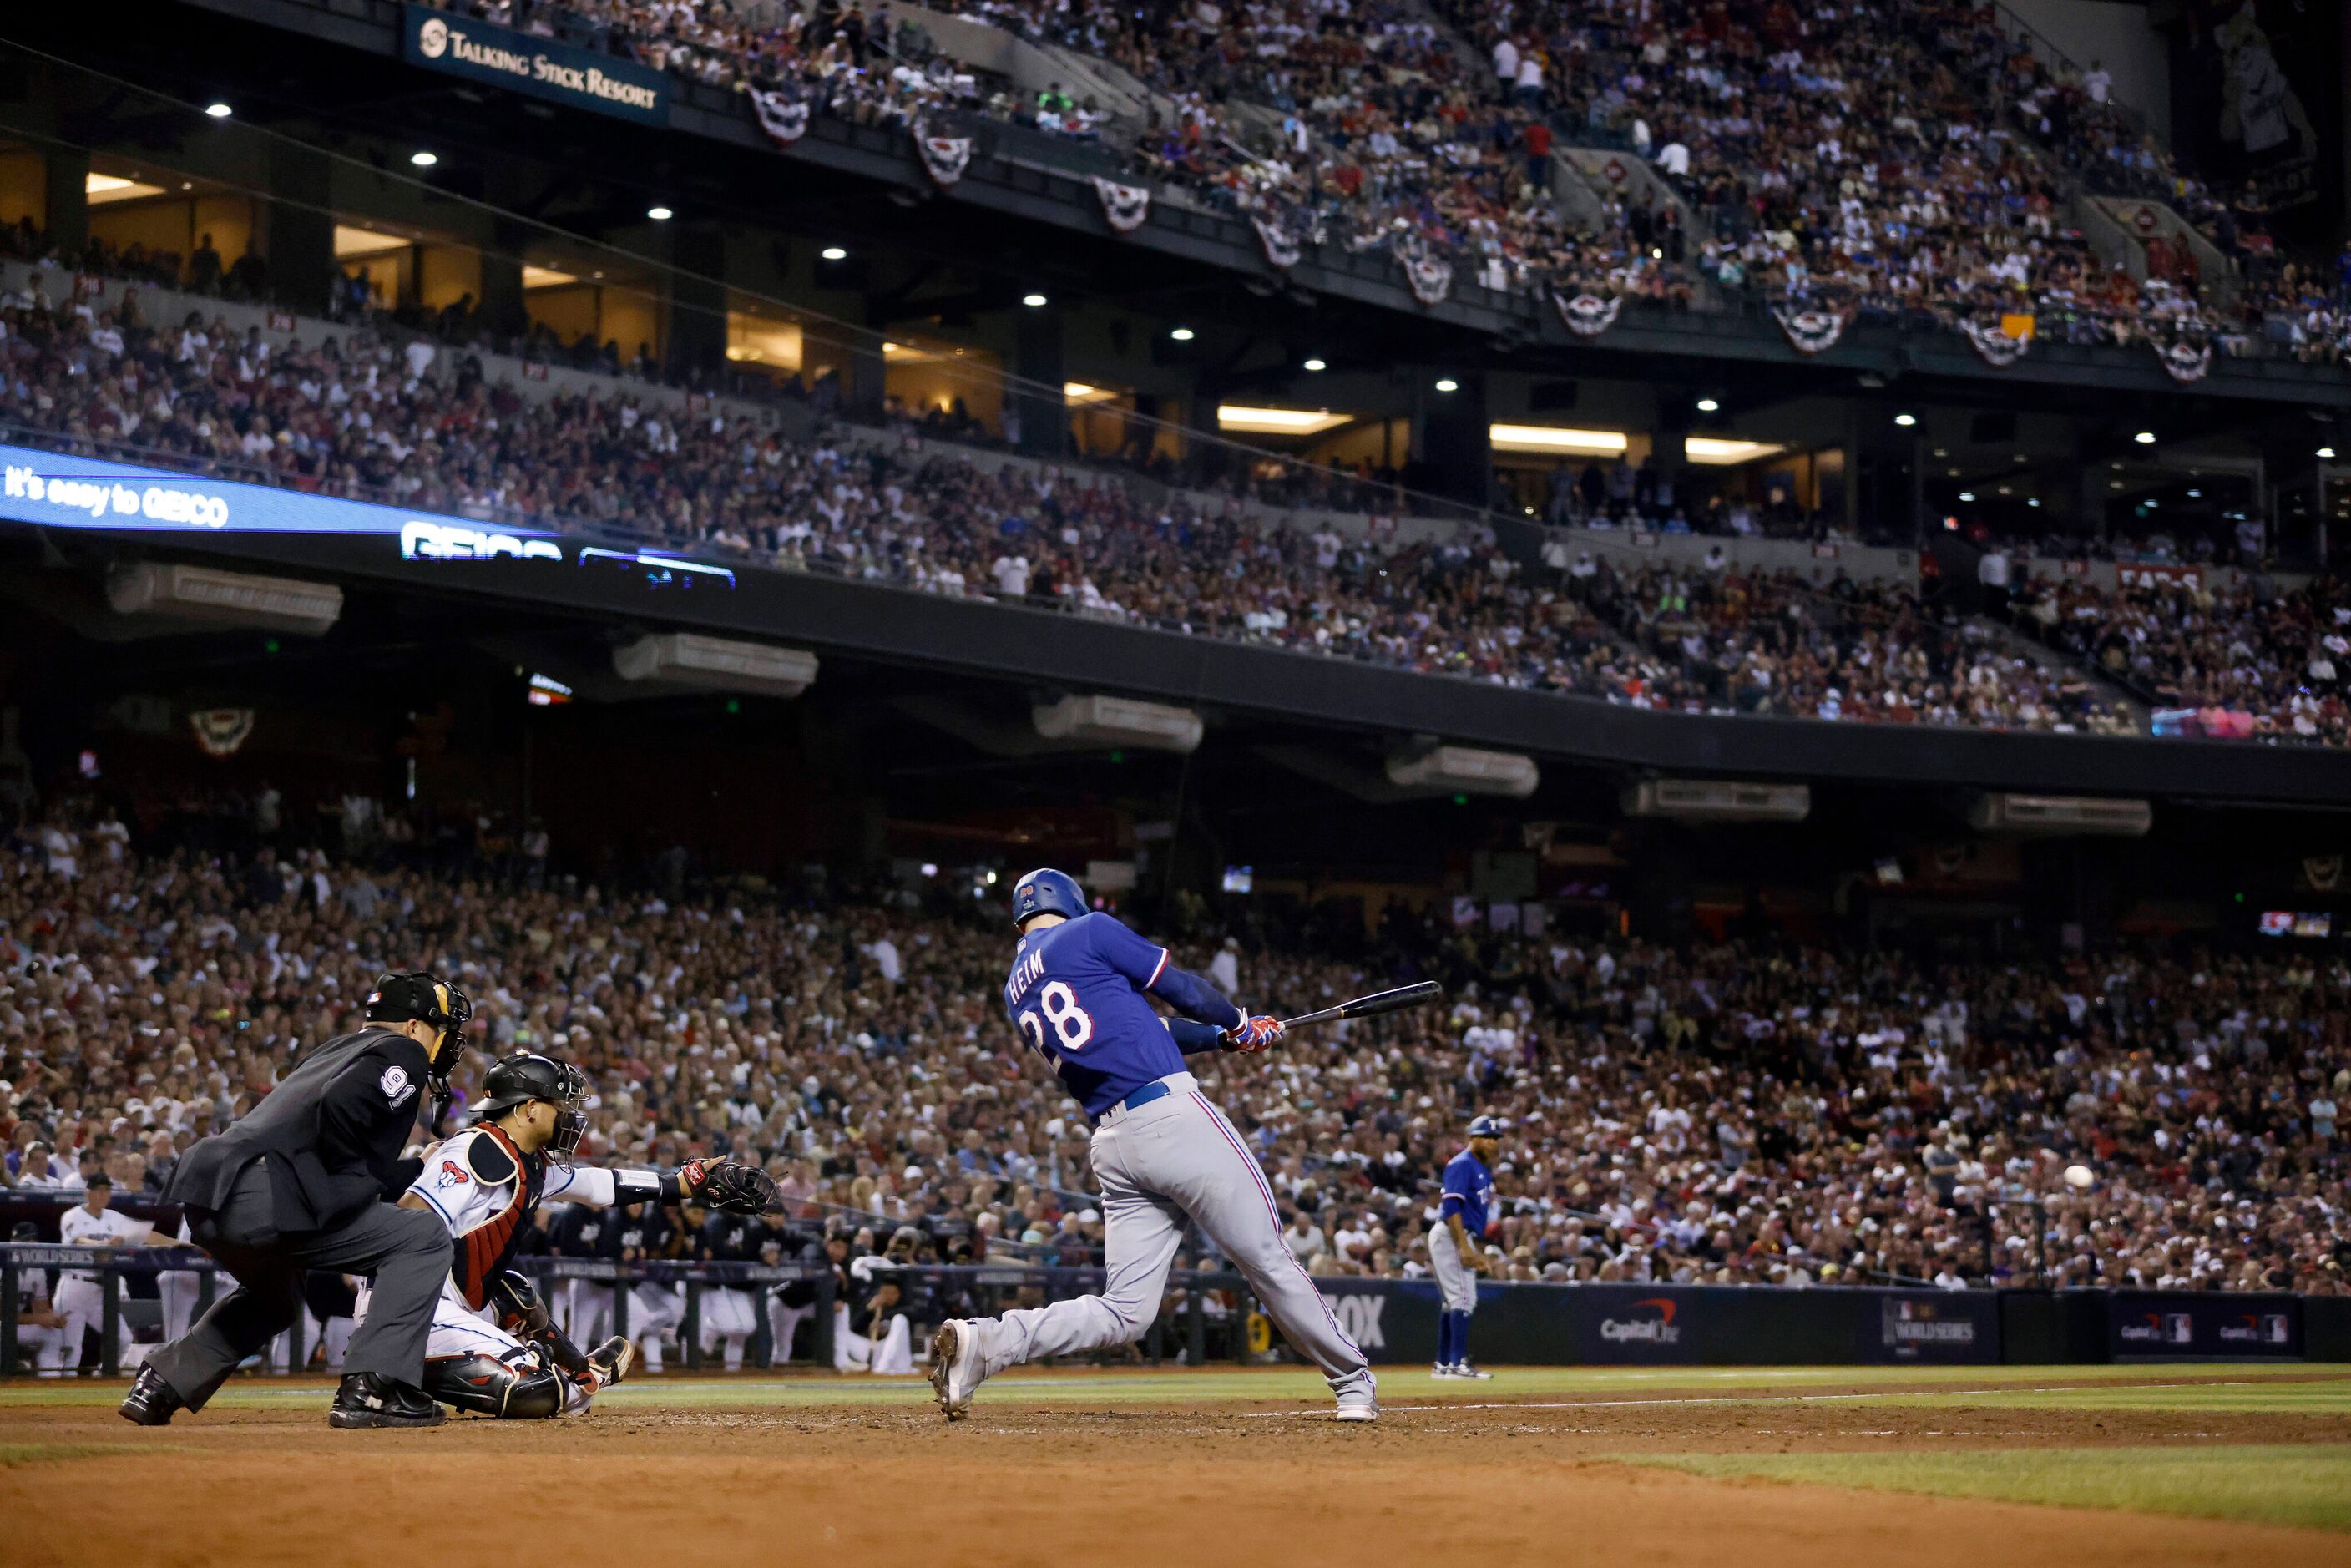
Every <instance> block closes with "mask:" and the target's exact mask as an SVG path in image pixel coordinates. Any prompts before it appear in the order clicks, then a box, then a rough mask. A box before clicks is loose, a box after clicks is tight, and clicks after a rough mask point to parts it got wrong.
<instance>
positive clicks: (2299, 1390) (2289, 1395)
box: [1854, 1379, 2351, 1416]
mask: <svg viewBox="0 0 2351 1568" xmlns="http://www.w3.org/2000/svg"><path fill="white" fill-rule="evenodd" d="M1854 1403H1855V1404H1867V1405H1902V1406H1914V1407H1918V1408H1929V1409H1931V1408H1949V1407H1952V1406H1970V1407H1972V1408H1975V1409H1981V1410H2167V1411H2177V1412H2179V1413H2182V1414H2187V1413H2192V1412H2198V1411H2202V1412H2208V1413H2210V1414H2214V1415H2245V1416H2351V1379H2336V1380H2334V1381H2331V1382H2326V1383H2270V1384H2257V1383H2240V1382H2237V1381H2235V1380H2233V1379H2231V1380H2225V1381H2221V1382H2217V1383H2207V1384H2202V1385H2193V1386H2189V1387H2185V1388H2127V1387H2126V1388H2035V1389H2021V1388H2020V1389H2006V1388H2004V1389H1999V1390H1996V1391H1994V1392H1991V1393H1988V1394H1889V1395H1884V1396H1877V1397H1874V1398H1871V1399H1867V1400H1855V1401H1854Z"/></svg>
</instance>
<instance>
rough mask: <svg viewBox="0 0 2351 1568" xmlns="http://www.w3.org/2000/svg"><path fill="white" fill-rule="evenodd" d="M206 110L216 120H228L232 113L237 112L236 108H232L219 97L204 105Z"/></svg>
mask: <svg viewBox="0 0 2351 1568" xmlns="http://www.w3.org/2000/svg"><path fill="white" fill-rule="evenodd" d="M204 112H205V113H206V114H208V115H210V116H212V118H213V119H214V120H226V119H227V118H228V117H229V116H230V115H232V114H235V112H236V110H234V109H231V108H230V107H229V106H228V105H227V104H225V103H222V102H220V101H219V100H218V99H214V101H213V102H211V103H208V104H206V105H204Z"/></svg>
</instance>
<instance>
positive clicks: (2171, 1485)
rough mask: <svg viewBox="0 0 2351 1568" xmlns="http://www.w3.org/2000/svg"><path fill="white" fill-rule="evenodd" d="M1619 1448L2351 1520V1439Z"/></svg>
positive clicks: (1845, 1483) (1690, 1458)
mask: <svg viewBox="0 0 2351 1568" xmlns="http://www.w3.org/2000/svg"><path fill="white" fill-rule="evenodd" d="M1618 1458H1619V1460H1620V1461H1621V1462H1622V1463H1625V1464H1630V1465H1650V1466H1658V1467H1662V1468H1665V1469H1676V1470H1683V1471H1687V1472H1688V1473H1689V1474H1691V1475H1698V1476H1707V1477H1710V1478H1714V1479H1730V1478H1743V1477H1761V1478H1763V1479H1770V1480H1778V1481H1809V1482H1813V1483H1817V1484H1819V1485H1823V1486H1841V1487H1862V1488H1866V1489H1868V1490H1875V1491H1898V1492H1924V1493H1928V1494H1930V1495H1933V1496H1936V1497H1960V1498H1980V1499H1988V1500H1994V1501H1999V1502H2026V1503H2043V1504H2048V1505H2051V1506H2053V1507H2060V1508H2097V1509H2121V1510H2126V1511H2132V1512H2137V1513H2163V1514H2177V1515H2180V1516H2183V1517H2186V1518H2190V1519H2222V1520H2231V1521H2242V1522H2245V1523H2251V1524H2287V1525H2301V1526H2304V1527H2306V1528H2309V1529H2314V1530H2335V1531H2351V1444H2341V1443H2335V1444H2324V1445H2311V1446H2306V1447H2304V1446H2275V1447H2262V1446H2253V1445H2232V1446H2227V1447H2220V1448H2035V1449H2025V1450H2014V1449H2011V1450H2006V1451H1998V1452H1987V1453H1938V1454H1687V1455H1677V1456H1674V1457H1670V1458H1655V1457H1651V1456H1646V1455H1637V1454H1625V1455H1620V1456H1618Z"/></svg>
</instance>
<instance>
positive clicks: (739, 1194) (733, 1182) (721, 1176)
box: [677, 1160, 777, 1214]
mask: <svg viewBox="0 0 2351 1568" xmlns="http://www.w3.org/2000/svg"><path fill="white" fill-rule="evenodd" d="M677 1186H678V1190H679V1191H680V1192H682V1193H683V1194H684V1195H685V1200H686V1201H687V1202H688V1203H697V1204H700V1205H702V1206H703V1207H705V1208H716V1209H719V1210H721V1211H723V1212H725V1213H727V1214H765V1213H766V1212H767V1211H768V1209H769V1208H771V1207H774V1206H775V1203H776V1198H777V1192H776V1178H775V1177H773V1176H769V1175H768V1173H767V1172H765V1171H763V1170H761V1169H760V1168H759V1167H758V1166H746V1165H737V1163H736V1162H735V1161H733V1160H689V1161H687V1162H686V1163H685V1164H684V1165H683V1166H679V1167H678V1171H677Z"/></svg>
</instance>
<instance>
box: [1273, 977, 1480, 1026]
mask: <svg viewBox="0 0 2351 1568" xmlns="http://www.w3.org/2000/svg"><path fill="white" fill-rule="evenodd" d="M1444 995H1445V990H1444V988H1443V987H1441V986H1439V985H1438V984H1437V982H1436V981H1435V980H1422V981H1420V982H1419V983H1417V984H1416V985H1410V986H1398V987H1397V988H1395V989H1394V990H1392V991H1374V992H1373V993H1372V994H1371V995H1370V996H1368V997H1357V998H1355V999H1354V1000H1353V1001H1348V1002H1341V1003H1340V1004H1339V1005H1338V1006H1337V1007H1335V1008H1324V1009H1322V1011H1320V1012H1312V1013H1306V1014H1303V1015H1301V1016H1300V1017H1298V1018H1294V1019H1282V1020H1281V1027H1282V1028H1283V1029H1284V1030H1293V1029H1299V1028H1302V1027H1303V1026H1305V1025H1307V1024H1310V1023H1329V1022H1331V1021H1332V1019H1367V1018H1377V1017H1378V1016H1379V1015H1380V1014H1382V1013H1393V1012H1401V1011H1403V1010H1404V1009H1405V1008H1417V1007H1425V1006H1426V1005H1427V1004H1428V1003H1430V1002H1433V1001H1436V1000H1437V999H1438V998H1441V997H1443V996H1444Z"/></svg>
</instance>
